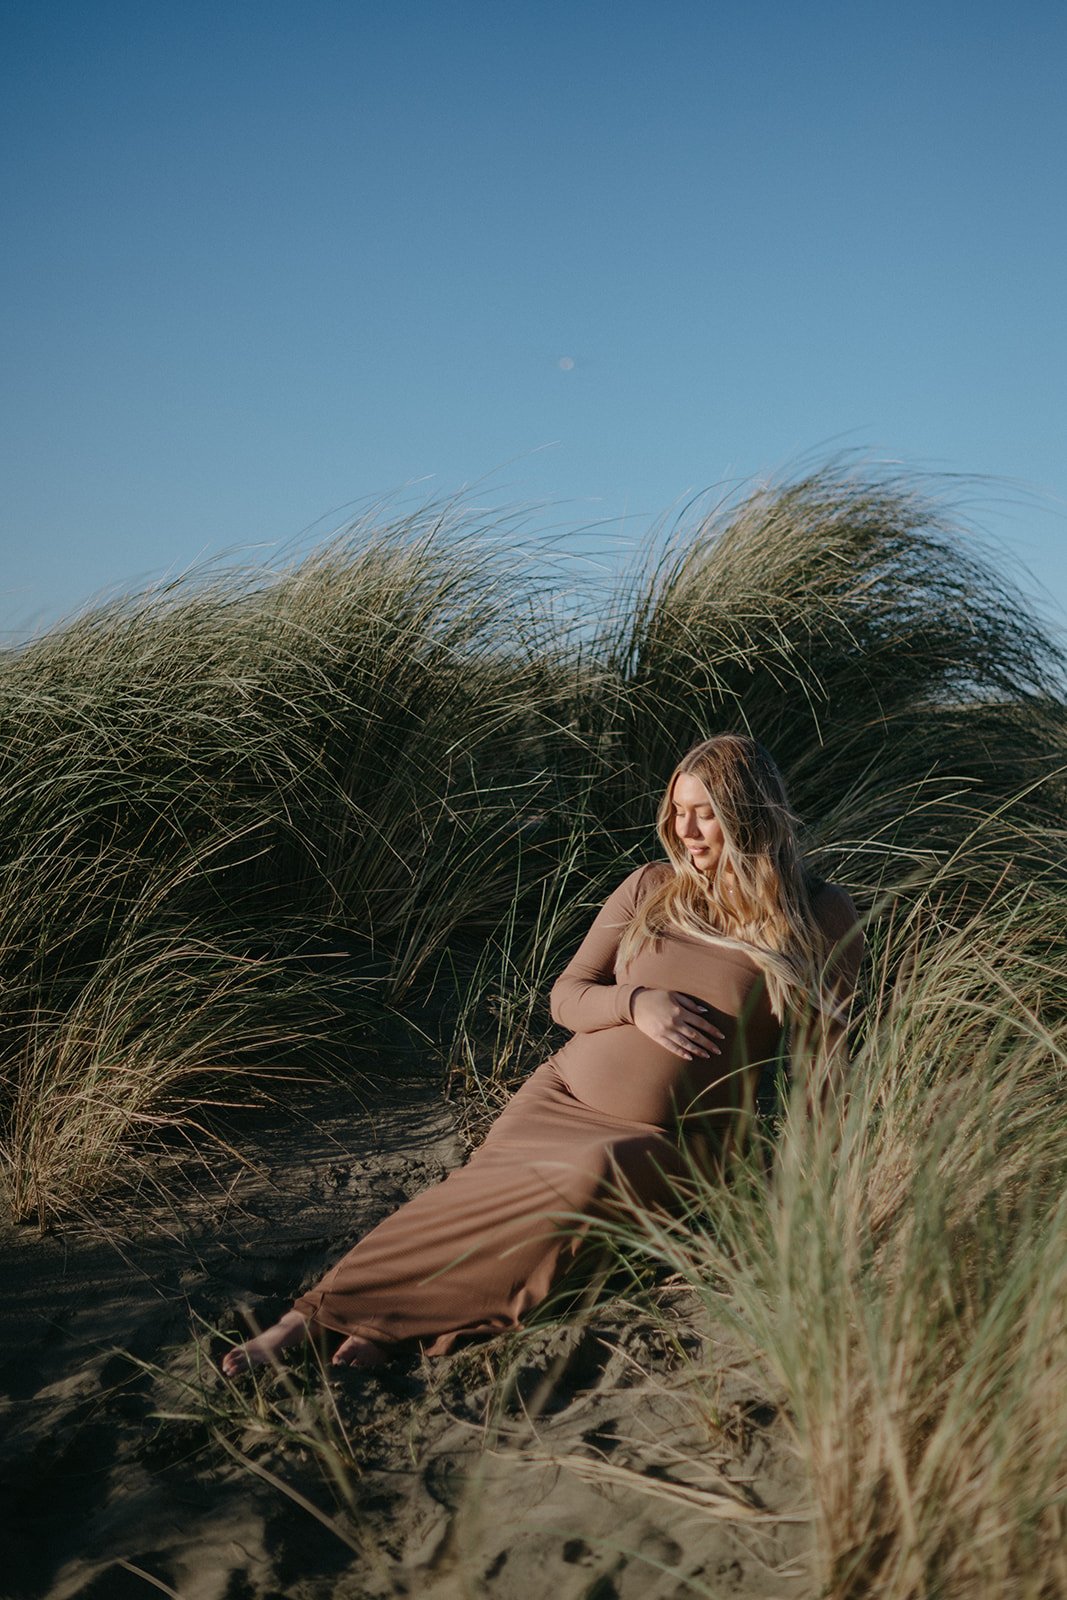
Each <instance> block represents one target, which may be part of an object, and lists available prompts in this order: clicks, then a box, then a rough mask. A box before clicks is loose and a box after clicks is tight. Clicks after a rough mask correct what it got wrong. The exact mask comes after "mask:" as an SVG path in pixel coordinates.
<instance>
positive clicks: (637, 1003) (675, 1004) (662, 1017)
mask: <svg viewBox="0 0 1067 1600" xmlns="http://www.w3.org/2000/svg"><path fill="white" fill-rule="evenodd" d="M707 1010H708V1008H707V1006H706V1005H704V1003H703V1001H701V1000H694V999H693V996H692V995H691V994H680V993H679V992H678V991H677V990H676V989H638V991H637V993H636V994H635V995H634V997H633V999H632V1001H631V1002H630V1016H631V1017H632V1019H633V1024H634V1027H635V1028H640V1030H641V1032H642V1033H644V1034H647V1035H648V1037H649V1038H650V1039H651V1040H653V1041H654V1043H656V1044H659V1045H662V1046H663V1048H664V1050H669V1051H670V1052H671V1054H672V1055H675V1056H681V1058H682V1060H683V1061H692V1060H693V1059H694V1058H695V1057H697V1056H721V1055H722V1050H721V1049H720V1048H719V1043H718V1041H719V1040H720V1039H725V1038H726V1035H725V1034H724V1033H723V1031H722V1029H721V1028H717V1027H716V1026H715V1024H714V1023H713V1022H709V1021H708V1017H707Z"/></svg>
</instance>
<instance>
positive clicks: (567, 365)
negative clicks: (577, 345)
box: [559, 356, 574, 372]
mask: <svg viewBox="0 0 1067 1600" xmlns="http://www.w3.org/2000/svg"><path fill="white" fill-rule="evenodd" d="M559 370H560V371H561V372H573V371H574V357H573V356H560V358H559Z"/></svg>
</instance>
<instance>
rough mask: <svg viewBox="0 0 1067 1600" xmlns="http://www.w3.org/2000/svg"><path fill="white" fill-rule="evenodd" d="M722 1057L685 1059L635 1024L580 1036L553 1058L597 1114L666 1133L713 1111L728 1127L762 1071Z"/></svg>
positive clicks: (726, 1050) (726, 1052) (726, 1054)
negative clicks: (607, 1114) (654, 1041)
mask: <svg viewBox="0 0 1067 1600" xmlns="http://www.w3.org/2000/svg"><path fill="white" fill-rule="evenodd" d="M733 1054H734V1053H733V1051H732V1050H731V1047H730V1040H729V1039H727V1040H726V1041H725V1043H724V1045H723V1054H722V1055H721V1056H712V1057H711V1058H710V1059H703V1058H702V1059H699V1060H696V1061H683V1060H682V1059H681V1057H680V1056H676V1055H673V1054H672V1053H671V1052H670V1051H669V1050H664V1049H663V1047H662V1046H661V1045H658V1044H655V1043H653V1041H652V1040H651V1039H649V1038H646V1036H645V1035H644V1034H643V1033H641V1032H640V1030H639V1029H637V1028H634V1027H632V1026H628V1025H623V1026H620V1027H617V1028H601V1029H599V1030H598V1031H597V1032H596V1033H581V1034H576V1035H575V1036H574V1038H573V1039H571V1040H570V1041H569V1042H568V1043H567V1044H565V1045H564V1047H563V1049H562V1050H560V1051H558V1052H557V1053H556V1055H555V1056H554V1057H553V1058H552V1059H553V1061H554V1062H555V1065H556V1070H557V1071H558V1072H559V1074H560V1076H561V1077H562V1078H563V1080H564V1082H565V1083H566V1084H567V1087H568V1088H569V1089H570V1090H571V1093H572V1094H574V1095H575V1096H576V1097H577V1098H578V1099H579V1100H581V1101H583V1102H584V1103H585V1104H586V1105H587V1106H592V1107H593V1108H594V1109H595V1110H597V1111H605V1112H608V1113H609V1114H610V1115H611V1116H615V1117H624V1118H626V1119H627V1121H631V1122H651V1123H654V1124H655V1125H656V1126H657V1127H660V1128H665V1129H673V1128H675V1127H676V1126H677V1125H678V1123H679V1121H681V1123H682V1125H683V1127H684V1123H685V1119H686V1117H687V1116H688V1117H690V1118H692V1117H694V1116H696V1115H699V1114H703V1113H710V1114H711V1115H712V1117H713V1118H715V1119H716V1120H718V1121H720V1122H723V1123H726V1122H728V1121H729V1118H730V1115H731V1113H732V1112H733V1111H735V1110H736V1109H737V1108H738V1106H740V1105H742V1104H744V1103H745V1102H746V1096H747V1095H751V1093H752V1092H753V1090H754V1083H755V1078H756V1077H757V1076H758V1068H754V1067H752V1066H750V1065H741V1066H738V1065H737V1064H736V1063H735V1062H734V1060H733Z"/></svg>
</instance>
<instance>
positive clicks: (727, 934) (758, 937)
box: [619, 733, 834, 1021]
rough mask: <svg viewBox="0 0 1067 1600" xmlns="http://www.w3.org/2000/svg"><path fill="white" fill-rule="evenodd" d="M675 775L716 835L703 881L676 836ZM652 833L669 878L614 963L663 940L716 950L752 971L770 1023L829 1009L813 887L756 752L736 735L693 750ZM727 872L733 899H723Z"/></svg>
mask: <svg viewBox="0 0 1067 1600" xmlns="http://www.w3.org/2000/svg"><path fill="white" fill-rule="evenodd" d="M682 773H690V774H692V776H693V777H695V778H698V779H699V780H700V782H701V783H702V784H703V785H704V788H705V789H706V790H707V795H708V800H709V801H710V803H711V806H712V808H713V810H714V812H715V815H716V817H717V819H718V822H719V825H720V827H721V828H722V833H723V847H722V853H721V855H720V857H719V860H718V863H717V864H716V867H715V870H714V872H712V873H705V872H701V871H700V870H699V869H698V868H697V867H696V866H695V865H694V863H693V860H692V858H691V857H690V855H689V852H688V851H687V850H686V849H685V847H684V845H683V844H682V842H681V840H680V839H679V838H678V835H677V833H676V831H675V826H674V785H675V782H676V780H677V779H678V778H679V777H680V776H681V775H682ZM656 826H657V829H658V832H659V836H660V839H661V841H662V843H663V848H664V850H665V851H666V852H667V856H668V858H669V859H670V863H671V866H672V867H673V868H674V871H673V872H672V874H671V876H670V877H669V878H667V879H666V880H665V881H664V883H663V884H662V885H660V886H658V887H657V888H655V889H653V890H652V891H651V892H650V893H649V894H648V895H646V896H645V898H644V899H643V900H642V902H641V904H640V905H639V907H638V909H637V912H636V914H635V916H634V920H633V922H632V923H631V924H630V926H629V928H627V929H626V931H625V933H624V934H623V937H622V939H621V941H620V944H619V957H620V960H621V961H623V962H625V961H628V960H630V959H631V958H632V957H633V956H635V955H636V954H637V953H638V951H639V950H641V949H642V948H643V947H644V946H645V945H646V944H648V943H650V942H652V941H654V940H656V939H657V938H660V937H662V935H664V934H665V933H668V932H675V933H683V934H687V935H689V936H690V937H691V938H695V939H702V940H705V941H706V942H707V943H709V944H716V945H722V944H724V943H725V944H727V945H732V946H735V947H737V948H740V949H743V950H744V951H745V953H746V954H747V955H749V956H752V957H753V958H754V959H755V960H756V961H757V962H758V963H759V965H760V967H761V968H762V969H763V973H764V977H765V980H766V985H767V997H768V1000H769V1001H770V1005H771V1009H772V1011H773V1012H774V1015H775V1016H776V1017H777V1018H778V1020H779V1021H783V1020H784V1018H785V1013H786V1010H787V1008H788V1007H790V1006H796V1005H798V1004H800V1005H803V1004H807V1005H809V1006H810V1005H814V1007H815V1009H816V1011H818V1012H823V1013H826V1012H830V1011H832V1010H833V1009H834V1002H833V998H832V996H831V995H830V992H829V990H828V989H827V987H826V986H825V984H824V982H823V979H822V970H823V967H824V965H825V961H826V957H827V955H828V954H829V951H828V948H827V941H826V939H825V937H824V935H823V933H822V930H821V929H820V927H819V924H818V922H817V921H816V918H815V913H814V911H813V909H812V895H813V893H814V892H815V890H816V888H817V887H818V885H819V880H818V879H817V878H815V877H814V875H813V874H812V873H811V872H810V871H809V870H808V868H807V867H806V866H805V863H804V859H803V856H802V855H801V851H800V847H799V845H798V843H797V829H798V827H799V821H798V819H797V817H796V816H795V815H794V813H793V811H792V809H791V807H790V804H789V798H788V796H787V794H786V788H785V783H784V782H783V779H782V775H781V773H780V772H779V770H778V768H777V766H776V765H775V763H774V760H773V758H772V757H771V755H770V754H769V753H768V751H767V750H765V749H764V747H763V745H761V744H760V743H759V741H758V740H756V739H752V738H749V737H748V735H747V734H740V733H723V734H717V735H716V736H715V738H713V739H705V740H704V741H703V742H702V743H701V744H698V745H694V747H693V749H692V750H690V751H688V752H687V753H686V754H685V755H684V756H683V757H682V759H681V761H679V763H678V765H677V767H675V769H674V771H673V772H672V774H671V778H670V782H669V783H668V784H667V788H666V791H665V792H664V795H663V799H662V801H661V802H660V807H659V813H658V815H657V818H656ZM728 870H729V871H730V872H731V873H732V885H731V886H732V889H733V894H732V895H728V894H727V892H726V873H727V871H728Z"/></svg>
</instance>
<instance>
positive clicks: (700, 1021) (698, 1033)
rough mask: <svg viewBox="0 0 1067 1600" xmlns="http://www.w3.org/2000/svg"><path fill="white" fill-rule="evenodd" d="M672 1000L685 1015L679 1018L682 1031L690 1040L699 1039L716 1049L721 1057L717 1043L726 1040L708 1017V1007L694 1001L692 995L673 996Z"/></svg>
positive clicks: (698, 1001)
mask: <svg viewBox="0 0 1067 1600" xmlns="http://www.w3.org/2000/svg"><path fill="white" fill-rule="evenodd" d="M671 999H672V1000H674V1001H675V1002H676V1004H677V1005H678V1007H679V1008H680V1009H681V1011H682V1013H683V1015H682V1017H681V1018H679V1024H680V1027H681V1031H682V1033H683V1034H685V1036H686V1037H687V1038H689V1039H698V1040H699V1041H700V1042H701V1043H702V1044H703V1043H707V1044H710V1045H712V1046H713V1047H714V1053H715V1054H716V1055H721V1054H722V1051H721V1050H719V1049H718V1048H717V1047H716V1041H718V1040H722V1039H725V1038H726V1035H725V1033H723V1031H722V1029H721V1028H719V1027H716V1025H715V1023H714V1022H712V1021H711V1019H710V1018H709V1017H708V1016H707V1006H705V1005H704V1003H703V1002H702V1001H700V1000H694V999H693V997H692V995H688V994H672V995H671Z"/></svg>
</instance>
